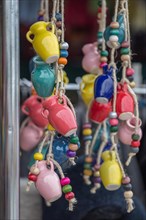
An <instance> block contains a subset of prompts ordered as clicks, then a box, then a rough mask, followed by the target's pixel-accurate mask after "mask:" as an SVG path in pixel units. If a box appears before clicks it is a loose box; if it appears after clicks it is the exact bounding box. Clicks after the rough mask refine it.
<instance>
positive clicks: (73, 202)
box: [69, 198, 77, 212]
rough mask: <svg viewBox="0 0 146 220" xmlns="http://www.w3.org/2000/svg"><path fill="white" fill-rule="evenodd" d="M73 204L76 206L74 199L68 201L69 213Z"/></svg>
mask: <svg viewBox="0 0 146 220" xmlns="http://www.w3.org/2000/svg"><path fill="white" fill-rule="evenodd" d="M75 204H77V200H76V198H73V199H70V200H69V211H71V212H72V211H73V209H74V205H75Z"/></svg>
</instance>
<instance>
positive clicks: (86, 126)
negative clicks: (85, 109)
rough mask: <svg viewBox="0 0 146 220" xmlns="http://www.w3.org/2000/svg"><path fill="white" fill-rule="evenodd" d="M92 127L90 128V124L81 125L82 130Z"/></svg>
mask: <svg viewBox="0 0 146 220" xmlns="http://www.w3.org/2000/svg"><path fill="white" fill-rule="evenodd" d="M91 127H92V126H91V124H90V123H85V124H84V125H83V129H84V128H91Z"/></svg>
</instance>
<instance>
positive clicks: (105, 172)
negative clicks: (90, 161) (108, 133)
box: [100, 151, 122, 191]
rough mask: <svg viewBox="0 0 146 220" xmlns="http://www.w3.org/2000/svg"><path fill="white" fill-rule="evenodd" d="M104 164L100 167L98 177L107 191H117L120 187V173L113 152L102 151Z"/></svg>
mask: <svg viewBox="0 0 146 220" xmlns="http://www.w3.org/2000/svg"><path fill="white" fill-rule="evenodd" d="M102 159H103V160H104V162H103V163H102V165H101V167H100V177H101V180H102V183H103V185H104V187H105V188H106V189H107V190H110V191H113V190H117V189H118V188H120V186H121V180H122V172H121V169H120V166H119V164H118V162H117V161H116V154H115V152H114V151H104V152H103V153H102Z"/></svg>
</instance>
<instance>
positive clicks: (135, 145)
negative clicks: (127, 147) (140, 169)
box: [131, 141, 140, 147]
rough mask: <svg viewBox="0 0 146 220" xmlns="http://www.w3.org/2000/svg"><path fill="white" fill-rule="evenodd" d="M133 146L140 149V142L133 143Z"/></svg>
mask: <svg viewBox="0 0 146 220" xmlns="http://www.w3.org/2000/svg"><path fill="white" fill-rule="evenodd" d="M131 146H132V147H139V146H140V141H132V142H131Z"/></svg>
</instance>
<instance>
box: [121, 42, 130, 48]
mask: <svg viewBox="0 0 146 220" xmlns="http://www.w3.org/2000/svg"><path fill="white" fill-rule="evenodd" d="M121 47H124V48H128V47H129V42H128V41H124V42H123V43H122V45H121Z"/></svg>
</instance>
